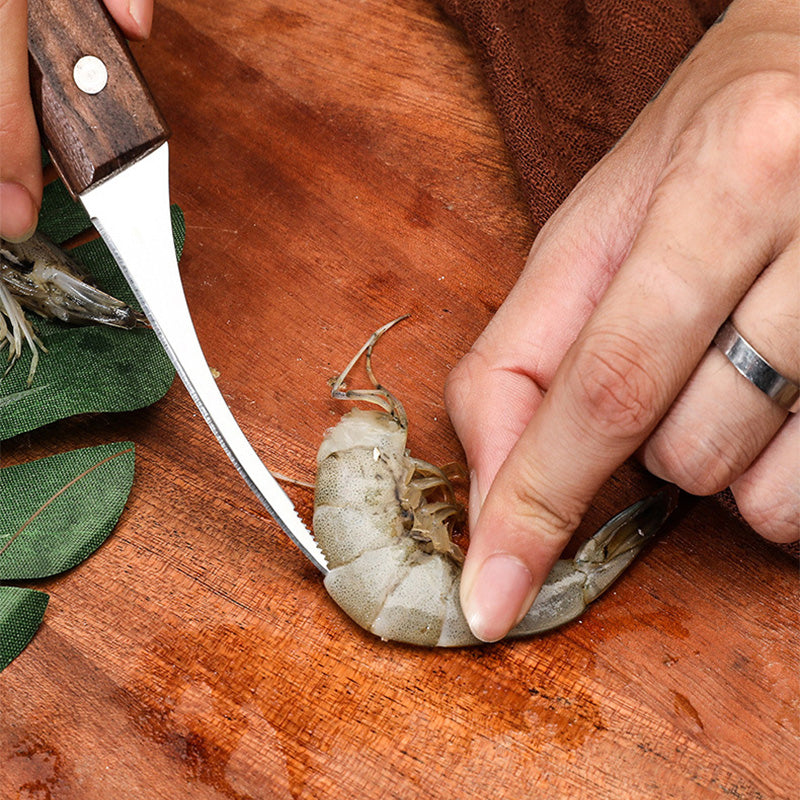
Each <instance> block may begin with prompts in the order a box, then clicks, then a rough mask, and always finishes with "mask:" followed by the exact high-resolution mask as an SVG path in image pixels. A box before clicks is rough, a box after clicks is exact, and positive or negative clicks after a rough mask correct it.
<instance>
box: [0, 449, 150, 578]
mask: <svg viewBox="0 0 800 800" xmlns="http://www.w3.org/2000/svg"><path fill="white" fill-rule="evenodd" d="M133 460H134V452H133V443H132V442H124V443H116V444H106V445H101V446H99V447H87V448H83V449H81V450H72V451H70V452H68V453H60V454H59V455H55V456H49V457H48V458H42V459H39V460H38V461H33V462H30V463H27V464H18V465H15V466H12V467H6V468H5V469H0V580H6V581H8V580H28V579H36V578H48V577H50V576H51V575H57V574H58V573H59V572H64V570H67V569H70V568H71V567H74V566H75V565H76V564H79V563H80V562H81V561H83V560H84V559H85V558H87V557H88V556H90V555H91V554H92V553H93V552H94V551H95V550H96V549H97V548H98V547H99V546H100V545H101V544H102V543H103V542H104V541H105V540H106V538H107V537H108V535H109V534H110V533H111V531H112V530H113V528H114V525H116V523H117V520H118V519H119V515H120V514H121V513H122V509H123V508H124V506H125V501H126V500H127V499H128V494H129V493H130V490H131V485H132V483H133Z"/></svg>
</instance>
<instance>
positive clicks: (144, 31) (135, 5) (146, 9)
mask: <svg viewBox="0 0 800 800" xmlns="http://www.w3.org/2000/svg"><path fill="white" fill-rule="evenodd" d="M128 13H129V14H130V15H131V19H133V21H134V22H135V23H136V26H137V28H138V29H139V31H138V32H139V38H141V39H146V38H147V37H148V36H149V35H150V28H151V26H152V24H153V18H152V16H151V13H150V5H149V3H146V2H142V0H128Z"/></svg>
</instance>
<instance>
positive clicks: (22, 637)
mask: <svg viewBox="0 0 800 800" xmlns="http://www.w3.org/2000/svg"><path fill="white" fill-rule="evenodd" d="M49 599H50V598H49V597H48V596H47V595H46V594H45V593H44V592H37V591H35V590H33V589H22V588H20V587H18V586H0V672H1V671H2V670H4V669H5V668H6V667H7V666H8V665H9V664H10V663H11V662H12V661H13V660H14V659H15V658H16V657H17V656H18V655H19V654H20V653H21V652H22V651H23V650H24V649H25V648H26V647H27V645H28V642H30V640H31V639H32V638H33V635H34V634H35V633H36V631H37V629H38V628H39V625H41V623H42V617H44V610H45V609H46V608H47V601H48V600H49Z"/></svg>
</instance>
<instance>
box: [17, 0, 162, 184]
mask: <svg viewBox="0 0 800 800" xmlns="http://www.w3.org/2000/svg"><path fill="white" fill-rule="evenodd" d="M28 51H29V54H30V72H31V87H32V91H33V93H34V96H35V97H36V104H37V107H38V108H40V109H41V110H42V113H41V119H40V123H41V131H42V137H43V139H44V142H45V144H46V147H47V149H48V150H49V151H50V155H51V157H52V159H53V163H54V164H55V165H56V166H57V168H58V170H59V172H60V173H61V176H62V177H63V179H64V183H65V184H66V185H67V188H69V190H70V191H71V192H72V194H73V195H78V194H81V193H82V192H84V191H85V190H86V189H88V188H89V187H91V186H93V185H94V184H95V183H97V182H98V181H101V180H103V178H107V177H109V176H110V175H112V174H113V173H114V172H115V171H116V170H117V169H119V168H120V167H124V166H127V165H128V164H129V163H130V162H132V161H134V160H135V159H137V158H140V157H141V156H144V155H146V154H147V153H149V152H150V151H151V150H153V149H155V148H156V147H157V146H158V145H159V144H161V143H163V142H164V141H165V140H166V138H167V136H168V135H169V133H168V129H167V126H166V123H165V122H164V119H163V117H162V116H161V112H160V111H159V110H158V108H157V107H156V105H155V103H154V101H153V97H152V95H151V94H150V92H149V90H148V88H147V85H146V83H145V82H144V80H143V77H142V75H141V73H140V71H139V67H138V65H137V64H136V61H135V60H134V59H133V56H132V55H131V52H130V49H129V48H128V45H127V43H126V42H125V40H124V39H123V37H122V34H121V33H120V32H119V30H118V29H117V27H116V26H115V25H114V24H113V22H112V21H111V17H110V15H109V14H108V12H107V11H106V9H105V6H104V5H103V4H102V2H99V0H68V2H65V1H64V0H57V1H56V0H29V2H28ZM84 56H94V57H95V58H99V59H100V61H102V62H103V64H104V65H105V68H106V71H107V73H108V82H107V84H106V86H105V88H104V89H103V90H102V91H100V92H98V93H94V94H87V93H85V92H83V91H82V90H81V89H80V88H78V86H77V84H76V82H75V80H74V78H73V69H74V67H75V64H76V63H77V62H78V61H79V59H81V58H83V57H84Z"/></svg>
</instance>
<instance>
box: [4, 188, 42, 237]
mask: <svg viewBox="0 0 800 800" xmlns="http://www.w3.org/2000/svg"><path fill="white" fill-rule="evenodd" d="M38 215H39V209H38V208H37V207H36V203H35V202H34V200H33V197H32V196H31V193H30V192H29V191H28V190H27V189H26V188H25V187H24V186H23V185H22V184H21V183H16V182H11V181H8V182H5V183H0V235H2V237H3V238H4V239H6V240H7V241H9V242H24V241H25V240H26V239H30V237H31V236H32V235H33V232H34V231H35V230H36V222H37V217H38Z"/></svg>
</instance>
